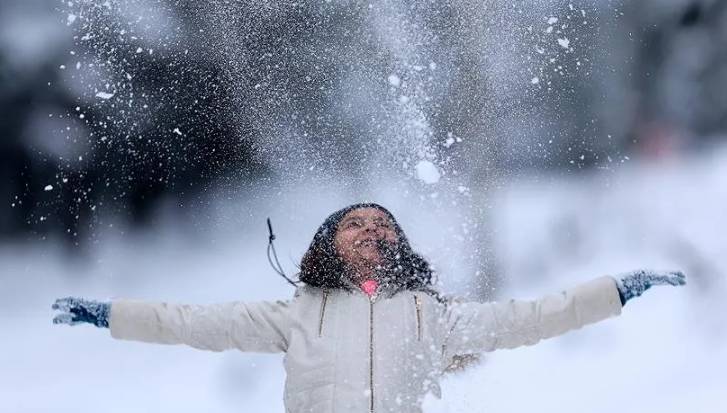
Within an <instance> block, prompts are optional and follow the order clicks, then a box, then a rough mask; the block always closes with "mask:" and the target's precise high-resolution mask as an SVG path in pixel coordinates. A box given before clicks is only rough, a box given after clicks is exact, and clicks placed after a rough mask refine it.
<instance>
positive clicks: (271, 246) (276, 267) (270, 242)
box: [268, 218, 300, 288]
mask: <svg viewBox="0 0 727 413" xmlns="http://www.w3.org/2000/svg"><path fill="white" fill-rule="evenodd" d="M268 233H269V234H270V236H269V237H268V262H269V263H270V266H271V267H273V270H275V272H277V273H278V275H280V276H281V277H283V278H285V280H286V281H287V282H288V283H290V285H292V286H293V287H296V288H297V287H298V283H297V282H295V281H293V280H291V279H290V278H288V276H287V275H285V272H284V271H283V266H282V265H280V261H279V260H278V254H277V253H276V252H275V245H274V244H273V240H275V234H273V224H271V223H270V218H268ZM271 251H272V253H273V255H272V258H271V257H270V252H271ZM273 259H275V262H273ZM299 282H300V281H299Z"/></svg>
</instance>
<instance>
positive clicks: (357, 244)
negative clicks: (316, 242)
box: [334, 208, 397, 272]
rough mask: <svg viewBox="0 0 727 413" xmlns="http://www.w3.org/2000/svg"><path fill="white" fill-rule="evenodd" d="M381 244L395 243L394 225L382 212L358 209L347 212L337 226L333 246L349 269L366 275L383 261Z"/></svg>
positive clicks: (374, 209) (373, 209)
mask: <svg viewBox="0 0 727 413" xmlns="http://www.w3.org/2000/svg"><path fill="white" fill-rule="evenodd" d="M380 241H386V242H389V243H390V244H392V245H393V244H396V242H397V235H396V230H395V228H394V224H393V223H392V222H391V221H390V220H389V217H388V215H386V213H385V212H383V211H381V210H379V209H376V208H359V209H354V210H353V211H351V212H349V213H347V214H346V215H345V216H344V217H343V219H342V220H341V221H340V222H339V223H338V228H337V230H336V237H335V238H334V246H335V248H336V251H337V252H338V254H339V255H340V257H341V259H343V261H344V262H345V263H346V264H347V265H348V266H349V267H352V268H353V269H354V270H356V271H358V272H366V270H371V269H373V268H375V267H376V266H377V265H381V264H382V262H383V257H382V256H381V252H380V251H379V245H378V244H379V242H380Z"/></svg>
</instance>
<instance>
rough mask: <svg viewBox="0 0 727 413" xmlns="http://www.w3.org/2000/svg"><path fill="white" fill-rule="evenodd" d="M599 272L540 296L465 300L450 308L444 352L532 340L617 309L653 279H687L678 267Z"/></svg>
mask: <svg viewBox="0 0 727 413" xmlns="http://www.w3.org/2000/svg"><path fill="white" fill-rule="evenodd" d="M622 277H623V278H620V277H619V278H620V279H615V278H612V277H601V278H597V279H595V280H593V281H590V282H587V283H585V284H581V285H579V286H577V287H575V288H572V289H569V290H566V291H563V292H561V293H560V294H552V295H547V296H545V297H542V298H540V299H538V300H532V301H521V300H510V301H506V302H494V303H461V304H455V305H451V306H450V308H448V310H447V314H446V316H445V319H446V320H447V326H448V335H447V336H446V338H445V348H446V350H447V351H446V352H447V353H448V354H449V355H450V356H451V355H454V354H468V353H473V352H481V351H492V350H496V349H499V348H513V347H518V346H523V345H532V344H535V343H537V342H538V341H540V340H542V339H546V338H549V337H554V336H557V335H560V334H563V333H565V332H567V331H570V330H574V329H578V328H581V327H583V326H585V325H587V324H591V323H595V322H598V321H601V320H604V319H606V318H609V317H612V316H615V315H619V314H620V313H621V308H622V307H623V304H624V303H625V302H626V301H628V300H629V299H630V298H632V297H635V296H639V295H641V294H642V293H643V292H644V291H645V290H646V289H648V288H649V287H651V286H653V285H658V284H670V285H682V284H684V275H683V274H681V273H678V272H656V271H644V270H641V271H634V272H631V273H627V274H624V275H623V276H622Z"/></svg>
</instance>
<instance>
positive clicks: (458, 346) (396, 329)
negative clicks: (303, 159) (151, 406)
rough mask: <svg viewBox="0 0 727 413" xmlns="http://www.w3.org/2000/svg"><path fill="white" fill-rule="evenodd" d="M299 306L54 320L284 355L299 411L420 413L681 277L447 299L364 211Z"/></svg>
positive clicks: (398, 233) (338, 225)
mask: <svg viewBox="0 0 727 413" xmlns="http://www.w3.org/2000/svg"><path fill="white" fill-rule="evenodd" d="M299 278H300V282H301V283H302V286H300V287H298V288H297V290H296V292H295V295H294V297H293V298H292V299H290V300H286V301H276V302H257V303H243V302H232V303H225V304H217V305H209V306H197V305H177V304H167V303H150V302H142V301H134V300H114V301H113V302H110V303H105V302H97V301H90V300H83V299H78V298H73V297H68V298H63V299H59V300H56V302H55V304H53V308H54V309H56V310H60V311H62V313H61V314H60V315H58V316H56V317H55V318H54V320H53V321H54V323H63V324H71V325H74V324H78V323H84V322H85V323H92V324H94V325H96V326H98V327H104V328H109V329H110V332H111V336H112V337H114V338H117V339H123V340H138V341H145V342H150V343H162V344H186V345H189V346H192V347H195V348H199V349H203V350H212V351H223V350H228V349H237V350H240V351H255V352H284V353H285V358H284V364H285V371H286V382H285V396H284V399H285V406H286V411H288V412H291V413H301V412H329V413H334V412H347V413H355V412H362V413H363V412H367V411H368V412H407V413H414V412H421V402H422V399H423V397H424V396H425V395H426V393H428V392H433V393H434V394H435V395H437V396H439V393H440V390H439V384H438V383H439V377H440V376H441V375H442V374H443V373H444V372H446V371H448V370H451V369H453V368H457V367H460V366H461V365H462V362H463V361H466V360H471V359H472V358H473V357H476V355H477V354H478V353H481V352H485V351H493V350H496V349H500V348H513V347H518V346H522V345H531V344H535V343H537V342H538V341H539V340H541V339H545V338H548V337H553V336H557V335H560V334H563V333H565V332H566V331H569V330H573V329H577V328H580V327H582V326H584V325H586V324H590V323H594V322H597V321H600V320H603V319H606V318H608V317H611V316H614V315H618V314H620V312H621V307H622V306H623V305H624V304H625V303H626V302H627V301H628V300H629V299H631V298H633V297H636V296H639V295H641V294H642V293H643V292H644V291H646V290H647V289H648V288H650V287H651V286H653V285H660V284H669V285H683V284H684V283H685V278H684V275H683V274H682V273H681V272H663V273H660V272H653V271H644V270H640V271H634V272H631V273H628V274H625V275H623V276H621V277H617V278H612V277H601V278H597V279H595V280H592V281H589V282H587V283H584V284H581V285H579V286H577V287H575V288H572V289H569V290H566V291H563V292H561V293H558V294H553V295H548V296H545V297H542V298H540V299H538V300H534V301H516V300H509V301H504V302H495V303H477V302H457V301H452V300H445V299H444V298H442V297H441V296H440V295H439V294H438V293H437V292H436V291H435V290H434V289H433V288H432V270H431V269H430V267H429V264H428V263H427V261H426V260H424V259H423V258H422V257H421V256H420V255H418V254H417V253H415V252H414V251H412V249H411V246H410V245H409V241H408V240H407V238H406V236H405V235H404V232H403V231H402V229H401V227H400V226H399V224H398V223H397V222H396V220H395V219H394V217H393V215H392V214H391V213H390V212H389V211H388V210H386V209H385V208H384V207H382V206H380V205H378V204H371V203H369V204H356V205H351V206H349V207H347V208H344V209H342V210H340V211H337V212H335V213H333V214H332V215H331V216H329V217H328V218H327V219H326V220H325V222H324V223H323V225H321V227H320V228H319V229H318V231H317V232H316V234H315V236H314V237H313V242H312V243H311V245H310V247H309V248H308V251H307V252H306V253H305V255H304V256H303V259H302V262H301V267H300V274H299Z"/></svg>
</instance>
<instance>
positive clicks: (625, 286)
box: [616, 270, 687, 305]
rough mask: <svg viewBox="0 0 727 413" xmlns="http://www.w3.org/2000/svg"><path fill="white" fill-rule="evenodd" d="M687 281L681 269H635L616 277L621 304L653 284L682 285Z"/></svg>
mask: <svg viewBox="0 0 727 413" xmlns="http://www.w3.org/2000/svg"><path fill="white" fill-rule="evenodd" d="M686 283H687V280H686V277H685V276H684V273H682V272H681V271H653V270H636V271H631V272H627V273H624V274H621V275H620V276H618V277H616V286H617V287H618V294H619V296H620V297H621V305H625V304H626V302H627V301H628V300H630V299H632V298H634V297H638V296H640V295H641V294H643V293H644V291H646V290H648V289H649V288H651V287H652V286H655V285H674V286H679V285H684V284H686Z"/></svg>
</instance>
